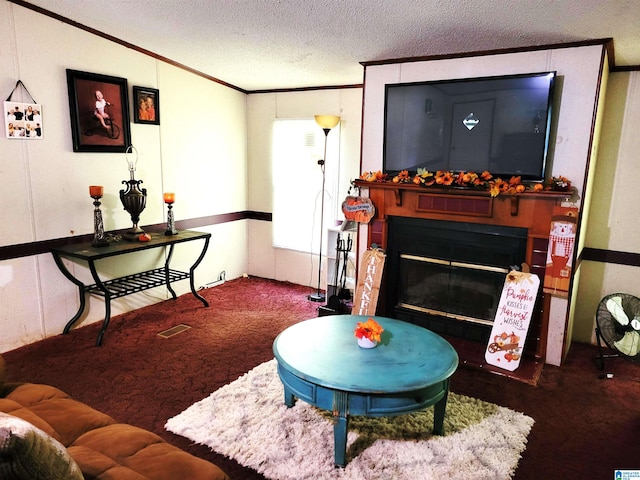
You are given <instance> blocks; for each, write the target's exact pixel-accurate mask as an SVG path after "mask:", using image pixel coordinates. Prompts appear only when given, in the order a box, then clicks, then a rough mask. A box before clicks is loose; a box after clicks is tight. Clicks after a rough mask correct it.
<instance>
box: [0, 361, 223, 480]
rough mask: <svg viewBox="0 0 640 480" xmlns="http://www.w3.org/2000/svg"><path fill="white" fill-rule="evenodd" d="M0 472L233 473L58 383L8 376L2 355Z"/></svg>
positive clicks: (132, 479) (18, 475)
mask: <svg viewBox="0 0 640 480" xmlns="http://www.w3.org/2000/svg"><path fill="white" fill-rule="evenodd" d="M0 478H2V479H6V480H10V479H27V478H28V479H31V480H37V479H47V480H57V479H61V480H62V479H64V480H75V479H80V480H81V479H83V478H84V479H87V480H88V479H99V480H145V479H154V480H177V479H185V480H186V479H189V480H200V479H202V480H205V479H206V480H229V477H228V476H227V475H226V474H225V473H224V472H223V471H222V470H221V469H220V468H218V467H217V466H215V465H213V464H212V463H210V462H207V461H205V460H203V459H200V458H197V457H195V456H193V455H190V454H188V453H187V452H184V451H183V450H180V449H179V448H177V447H175V446H173V445H170V444H169V443H167V442H165V441H163V440H162V439H161V438H160V437H158V436H157V435H155V434H153V433H151V432H149V431H146V430H143V429H142V428H138V427H134V426H131V425H126V424H122V423H118V422H116V421H115V420H114V419H113V418H111V417H109V416H108V415H105V414H104V413H101V412H99V411H97V410H94V409H93V408H91V407H89V406H87V405H85V404H83V403H81V402H78V401H76V400H73V399H72V398H71V397H69V396H68V395H67V394H66V393H64V392H62V391H61V390H58V389H57V388H55V387H51V386H48V385H39V384H31V383H22V384H18V383H4V362H3V360H2V357H1V356H0Z"/></svg>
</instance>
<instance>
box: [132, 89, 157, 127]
mask: <svg viewBox="0 0 640 480" xmlns="http://www.w3.org/2000/svg"><path fill="white" fill-rule="evenodd" d="M133 121H134V122H135V123H147V124H150V125H160V91H159V90H156V89H155V88H147V87H133Z"/></svg>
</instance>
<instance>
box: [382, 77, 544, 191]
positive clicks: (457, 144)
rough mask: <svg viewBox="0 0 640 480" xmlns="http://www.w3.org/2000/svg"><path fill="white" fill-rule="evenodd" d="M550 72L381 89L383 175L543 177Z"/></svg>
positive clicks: (432, 82)
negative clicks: (420, 172)
mask: <svg viewBox="0 0 640 480" xmlns="http://www.w3.org/2000/svg"><path fill="white" fill-rule="evenodd" d="M555 78H556V72H541V73H531V74H522V75H508V76H498V77H482V78H467V79H456V80H441V81H429V82H416V83H396V84H387V85H386V86H385V109H384V152H383V171H384V173H387V174H389V175H395V174H397V173H398V172H400V171H402V170H408V171H409V173H410V174H412V175H413V174H415V173H416V171H417V170H418V168H423V169H426V170H429V171H430V172H436V171H438V170H443V171H473V172H476V173H478V174H479V173H481V172H483V171H485V170H488V171H489V172H491V173H492V174H493V175H494V177H501V178H503V179H508V178H511V176H513V175H520V176H522V179H523V180H528V181H542V180H544V178H545V169H546V166H547V154H548V150H549V148H548V147H549V132H550V124H551V114H552V111H551V110H552V105H553V91H554V85H555Z"/></svg>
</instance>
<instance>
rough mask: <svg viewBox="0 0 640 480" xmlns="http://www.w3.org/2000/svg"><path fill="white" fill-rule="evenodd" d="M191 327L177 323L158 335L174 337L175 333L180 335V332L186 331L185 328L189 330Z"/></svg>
mask: <svg viewBox="0 0 640 480" xmlns="http://www.w3.org/2000/svg"><path fill="white" fill-rule="evenodd" d="M190 328H191V327H190V326H189V325H185V324H183V323H181V324H179V325H176V326H175V327H171V328H170V329H168V330H165V331H164V332H160V333H159V334H158V335H159V336H161V337H162V338H169V337H173V336H174V335H178V334H179V333H182V332H184V331H185V330H189V329H190Z"/></svg>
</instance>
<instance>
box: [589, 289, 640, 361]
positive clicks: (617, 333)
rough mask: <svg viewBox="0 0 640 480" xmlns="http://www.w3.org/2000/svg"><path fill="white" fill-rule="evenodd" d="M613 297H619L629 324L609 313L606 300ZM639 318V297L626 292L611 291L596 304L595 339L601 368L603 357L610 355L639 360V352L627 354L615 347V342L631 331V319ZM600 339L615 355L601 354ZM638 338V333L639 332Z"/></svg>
mask: <svg viewBox="0 0 640 480" xmlns="http://www.w3.org/2000/svg"><path fill="white" fill-rule="evenodd" d="M615 297H620V299H621V306H622V309H623V310H624V312H625V314H626V315H627V317H628V318H629V324H627V325H622V324H620V323H619V322H618V321H617V320H616V319H615V318H614V317H613V315H612V314H611V312H610V311H609V309H608V307H607V302H608V301H609V300H610V299H612V298H615ZM636 317H637V318H638V319H640V298H637V297H635V296H634V295H630V294H628V293H612V294H610V295H607V296H605V297H604V298H603V299H602V300H600V303H599V304H598V309H597V312H596V339H597V342H598V349H599V352H600V353H599V357H598V360H600V362H601V363H600V365H601V369H602V368H604V361H603V359H604V358H606V357H611V356H621V357H624V358H626V359H627V360H630V361H632V362H640V353H639V354H637V355H627V354H625V353H623V352H621V351H620V350H619V349H618V348H616V345H615V342H618V341H620V340H622V338H623V337H624V336H625V334H626V333H627V332H630V331H633V330H634V329H633V327H632V326H631V320H633V319H634V318H636ZM601 340H602V341H603V342H604V343H605V345H606V346H607V347H609V349H610V350H613V351H614V352H616V354H615V355H603V354H602V350H601ZM639 340H640V333H639Z"/></svg>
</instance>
